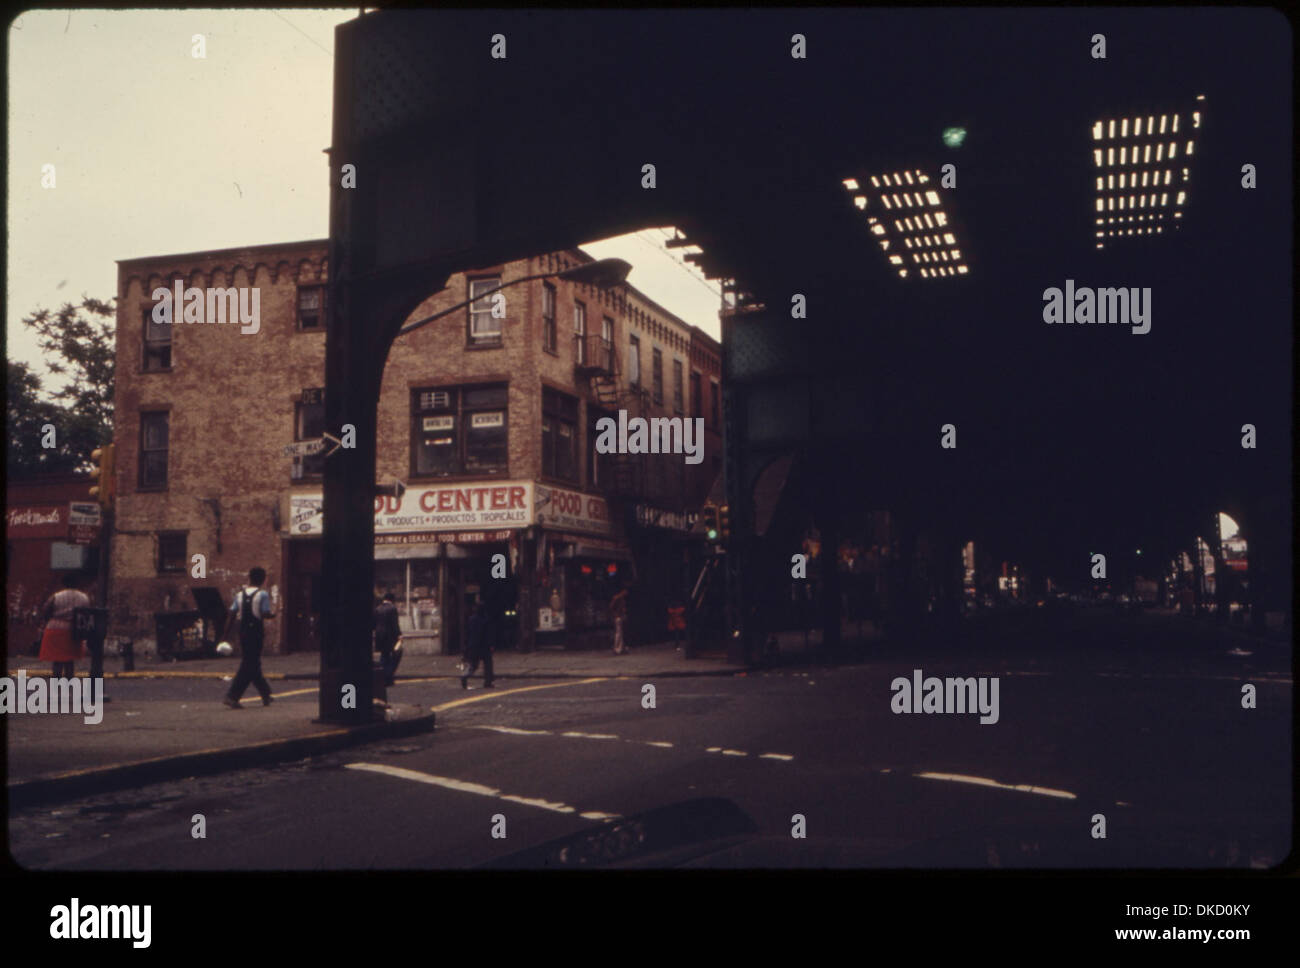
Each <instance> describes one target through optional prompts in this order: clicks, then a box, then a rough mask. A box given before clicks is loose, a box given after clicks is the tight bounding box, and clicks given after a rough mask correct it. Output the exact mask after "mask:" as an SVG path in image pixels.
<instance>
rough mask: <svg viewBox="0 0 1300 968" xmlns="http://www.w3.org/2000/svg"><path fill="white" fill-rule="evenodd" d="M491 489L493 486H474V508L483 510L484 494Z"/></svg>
mask: <svg viewBox="0 0 1300 968" xmlns="http://www.w3.org/2000/svg"><path fill="white" fill-rule="evenodd" d="M489 490H491V488H487V487H476V488H474V501H475V503H474V510H475V511H482V510H483V495H485V494H487V492H488V491H489Z"/></svg>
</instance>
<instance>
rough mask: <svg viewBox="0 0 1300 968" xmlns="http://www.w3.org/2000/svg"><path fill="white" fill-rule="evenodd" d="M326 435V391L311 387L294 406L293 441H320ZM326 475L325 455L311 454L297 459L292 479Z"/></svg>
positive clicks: (294, 462)
mask: <svg viewBox="0 0 1300 968" xmlns="http://www.w3.org/2000/svg"><path fill="white" fill-rule="evenodd" d="M324 433H325V391H324V389H323V388H321V387H311V388H308V389H306V390H303V391H302V398H301V399H300V400H299V402H298V403H296V404H294V412H293V439H294V440H319V439H320V438H321V436H322V435H323V434H324ZM324 474H325V455H324V454H323V453H320V454H311V455H309V456H307V457H295V458H294V459H293V469H292V470H291V471H290V477H291V478H292V479H293V480H295V481H297V480H303V479H304V478H321V477H323V476H324Z"/></svg>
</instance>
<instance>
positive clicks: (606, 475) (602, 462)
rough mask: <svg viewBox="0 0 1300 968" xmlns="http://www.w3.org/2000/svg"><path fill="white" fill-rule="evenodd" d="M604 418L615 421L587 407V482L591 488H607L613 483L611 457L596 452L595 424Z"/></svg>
mask: <svg viewBox="0 0 1300 968" xmlns="http://www.w3.org/2000/svg"><path fill="white" fill-rule="evenodd" d="M604 417H609V418H610V419H615V418H614V415H613V414H610V413H606V412H605V411H604V410H601V409H599V408H597V407H593V406H588V407H587V480H588V481H589V483H590V484H591V486H592V487H602V486H604V487H608V486H609V485H610V484H612V483H613V482H614V475H613V472H612V470H611V468H612V466H613V465H612V464H611V461H612V459H613V456H612V455H611V454H598V453H597V452H596V440H597V439H598V438H599V436H600V431H599V430H597V429H596V424H597V423H599V422H600V420H601V419H602V418H604Z"/></svg>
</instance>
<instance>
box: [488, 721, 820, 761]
mask: <svg viewBox="0 0 1300 968" xmlns="http://www.w3.org/2000/svg"><path fill="white" fill-rule="evenodd" d="M466 728H468V729H487V730H491V731H492V732H494V733H506V734H507V735H511V736H563V737H565V738H568V739H614V740H622V742H624V743H638V744H640V745H642V746H657V747H659V748H660V749H673V748H674V746H675V744H673V743H669V742H666V741H664V740H656V739H623V738H622V737H621V736H616V735H615V734H613V733H584V732H582V731H580V730H576V729H571V730H567V731H566V732H563V733H556V732H552V731H551V730H549V729H519V728H517V727H514V726H483V725H475V726H469V727H466ZM705 752H706V753H721V754H722V755H723V756H749V753H747V752H746V751H745V750H733V749H723V748H722V747H721V746H710V747H708V748H707V749H705ZM757 758H758V759H760V760H782V761H785V762H789V761H791V760H793V759H794V756H793V755H791V754H789V753H761V754H759V755H758V757H757Z"/></svg>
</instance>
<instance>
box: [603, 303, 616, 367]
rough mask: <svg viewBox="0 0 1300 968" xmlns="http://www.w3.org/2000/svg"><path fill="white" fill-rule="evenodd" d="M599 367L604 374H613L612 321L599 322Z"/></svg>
mask: <svg viewBox="0 0 1300 968" xmlns="http://www.w3.org/2000/svg"><path fill="white" fill-rule="evenodd" d="M600 365H601V367H602V368H603V369H604V371H605V372H606V373H613V372H614V320H612V319H610V318H609V317H608V316H606V317H605V318H604V319H602V320H601V321H600Z"/></svg>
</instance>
